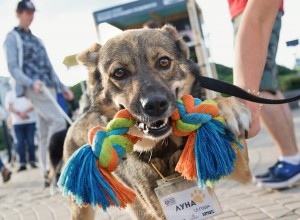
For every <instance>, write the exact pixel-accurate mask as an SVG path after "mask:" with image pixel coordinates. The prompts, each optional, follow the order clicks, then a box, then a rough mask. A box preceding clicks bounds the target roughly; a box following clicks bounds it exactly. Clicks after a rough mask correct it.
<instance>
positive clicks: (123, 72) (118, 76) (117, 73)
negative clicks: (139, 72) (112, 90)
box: [113, 69, 128, 80]
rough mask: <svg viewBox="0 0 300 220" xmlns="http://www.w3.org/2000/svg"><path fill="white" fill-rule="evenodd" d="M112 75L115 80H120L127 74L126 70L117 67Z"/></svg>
mask: <svg viewBox="0 0 300 220" xmlns="http://www.w3.org/2000/svg"><path fill="white" fill-rule="evenodd" d="M113 77H114V78H115V79H117V80H122V79H125V78H127V77H128V74H127V72H126V70H123V69H117V70H116V71H115V72H114V73H113Z"/></svg>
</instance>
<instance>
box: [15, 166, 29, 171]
mask: <svg viewBox="0 0 300 220" xmlns="http://www.w3.org/2000/svg"><path fill="white" fill-rule="evenodd" d="M24 170H27V168H26V166H20V167H19V169H18V170H17V172H22V171H24Z"/></svg>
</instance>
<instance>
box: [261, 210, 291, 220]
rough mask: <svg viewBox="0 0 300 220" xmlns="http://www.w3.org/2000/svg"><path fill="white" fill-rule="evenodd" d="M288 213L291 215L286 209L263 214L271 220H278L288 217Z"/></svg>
mask: <svg viewBox="0 0 300 220" xmlns="http://www.w3.org/2000/svg"><path fill="white" fill-rule="evenodd" d="M289 213H292V212H291V211H290V210H288V209H284V208H283V209H279V210H271V211H267V212H265V214H266V215H268V216H270V217H271V218H273V219H279V218H281V217H283V216H285V215H288V214H289Z"/></svg>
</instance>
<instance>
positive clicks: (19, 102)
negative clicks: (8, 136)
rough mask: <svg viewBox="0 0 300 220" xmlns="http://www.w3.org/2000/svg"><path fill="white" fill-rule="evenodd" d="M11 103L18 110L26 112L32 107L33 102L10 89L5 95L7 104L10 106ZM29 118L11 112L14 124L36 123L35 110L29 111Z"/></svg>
mask: <svg viewBox="0 0 300 220" xmlns="http://www.w3.org/2000/svg"><path fill="white" fill-rule="evenodd" d="M9 104H12V106H13V108H14V109H15V110H16V111H17V112H24V111H26V110H27V109H29V108H30V107H32V104H31V102H30V101H29V100H28V99H27V98H26V97H24V96H23V97H17V96H16V92H15V91H14V90H11V91H9V92H8V93H7V94H6V97H5V105H6V106H8V105H9ZM27 116H28V118H27V119H24V120H23V119H21V118H20V117H19V116H18V115H16V114H15V113H12V112H11V121H12V124H13V125H19V124H29V123H35V120H36V118H35V117H36V116H35V112H34V111H31V112H29V113H27Z"/></svg>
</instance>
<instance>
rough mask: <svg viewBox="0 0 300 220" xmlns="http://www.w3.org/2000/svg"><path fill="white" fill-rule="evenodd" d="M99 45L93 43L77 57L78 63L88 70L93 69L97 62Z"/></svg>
mask: <svg viewBox="0 0 300 220" xmlns="http://www.w3.org/2000/svg"><path fill="white" fill-rule="evenodd" d="M100 48H101V45H100V44H98V43H94V44H93V45H92V46H90V47H89V48H88V49H86V50H85V51H83V52H81V53H80V54H79V55H78V56H77V61H78V63H80V64H82V65H85V66H87V67H88V68H95V67H96V66H97V64H98V61H99V50H100Z"/></svg>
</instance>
